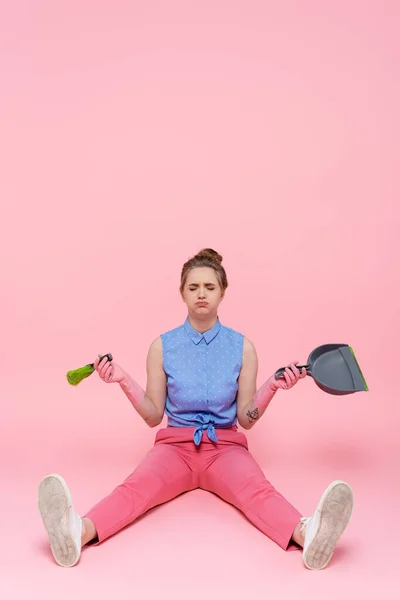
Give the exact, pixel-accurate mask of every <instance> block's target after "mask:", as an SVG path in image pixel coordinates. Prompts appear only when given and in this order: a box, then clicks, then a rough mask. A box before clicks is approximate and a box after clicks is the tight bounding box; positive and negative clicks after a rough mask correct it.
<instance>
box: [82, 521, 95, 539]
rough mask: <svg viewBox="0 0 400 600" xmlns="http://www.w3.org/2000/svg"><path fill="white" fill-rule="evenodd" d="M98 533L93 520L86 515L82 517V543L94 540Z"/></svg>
mask: <svg viewBox="0 0 400 600" xmlns="http://www.w3.org/2000/svg"><path fill="white" fill-rule="evenodd" d="M96 535H97V532H96V528H95V526H94V523H93V521H91V520H90V519H88V518H87V517H84V518H83V519H82V534H81V544H82V546H84V545H85V544H87V543H88V542H90V541H91V540H93V539H94V538H95V537H96Z"/></svg>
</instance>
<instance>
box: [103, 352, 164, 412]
mask: <svg viewBox="0 0 400 600" xmlns="http://www.w3.org/2000/svg"><path fill="white" fill-rule="evenodd" d="M100 357H101V355H100V354H99V355H98V358H96V360H95V361H94V363H93V367H94V368H95V370H96V371H97V372H98V374H99V376H100V378H101V379H102V380H103V381H105V382H106V383H119V384H120V386H121V388H122V389H123V391H124V392H125V395H126V396H127V398H128V399H129V400H130V402H131V403H132V405H133V406H134V407H135V408H138V407H139V406H141V404H142V403H143V401H144V398H145V391H144V390H143V389H142V388H141V387H140V385H139V384H138V383H136V381H135V380H134V379H133V378H132V377H130V375H128V373H125V371H124V370H123V369H121V367H120V366H119V365H117V363H115V362H114V361H113V360H111V361H109V360H108V358H107V357H106V356H105V357H104V358H103V360H102V361H101V362H100V363H99V361H100ZM153 409H154V405H153V406H152V407H151V410H152V411H153Z"/></svg>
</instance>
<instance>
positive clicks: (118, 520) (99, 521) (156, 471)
mask: <svg viewBox="0 0 400 600" xmlns="http://www.w3.org/2000/svg"><path fill="white" fill-rule="evenodd" d="M195 487H197V485H196V483H195V479H194V476H193V473H192V471H191V469H190V467H189V466H188V465H187V464H186V462H185V461H184V459H183V458H182V455H181V453H180V452H179V450H178V449H177V448H176V447H174V446H172V445H170V444H159V445H155V446H154V447H153V448H152V449H151V450H150V451H149V452H148V454H147V455H146V457H145V458H144V460H143V461H142V463H141V464H139V466H138V467H137V468H136V469H135V470H134V471H133V473H132V474H131V475H129V477H127V478H126V479H125V481H124V482H123V483H122V484H121V485H118V486H117V487H116V488H115V489H114V490H113V491H112V492H111V494H109V495H108V496H106V497H105V498H104V499H103V500H101V501H100V502H99V503H98V504H96V505H95V506H94V507H93V508H92V509H91V510H89V511H88V512H87V513H86V514H85V516H84V519H87V520H88V521H90V522H91V523H93V525H94V528H95V531H96V538H97V539H96V542H97V543H99V542H102V541H103V540H105V539H106V538H108V537H110V536H112V535H113V534H114V533H116V532H117V531H119V530H121V529H123V528H124V527H126V525H129V524H130V523H132V522H133V521H135V519H137V518H138V517H140V516H141V515H143V514H144V513H145V512H147V511H148V510H150V509H151V508H154V507H155V506H158V505H159V504H163V503H164V502H168V501H169V500H172V498H175V497H176V496H178V495H180V494H182V493H184V492H188V491H189V490H192V489H194V488H195ZM88 525H89V526H90V524H89V523H88Z"/></svg>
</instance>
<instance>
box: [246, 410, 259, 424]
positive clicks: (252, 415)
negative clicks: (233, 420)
mask: <svg viewBox="0 0 400 600" xmlns="http://www.w3.org/2000/svg"><path fill="white" fill-rule="evenodd" d="M247 416H248V417H249V423H252V422H253V421H256V420H257V419H258V418H259V416H260V415H259V412H258V408H255V409H254V410H251V411H250V410H248V411H247Z"/></svg>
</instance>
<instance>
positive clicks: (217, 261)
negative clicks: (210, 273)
mask: <svg viewBox="0 0 400 600" xmlns="http://www.w3.org/2000/svg"><path fill="white" fill-rule="evenodd" d="M221 263H222V256H221V255H220V254H218V252H216V251H215V250H213V249H212V248H203V249H202V250H200V252H198V253H197V254H196V255H195V256H193V257H192V258H190V259H189V260H188V261H186V262H185V264H184V265H183V267H182V272H181V285H180V291H181V293H182V292H183V288H184V287H185V283H186V279H187V276H188V274H189V271H191V270H192V269H195V268H196V267H211V268H212V269H214V271H215V272H216V274H217V278H218V281H219V285H220V286H221V289H222V293H223V294H224V293H225V290H226V288H227V287H228V279H227V277H226V273H225V269H224V267H223V266H222V264H221Z"/></svg>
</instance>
